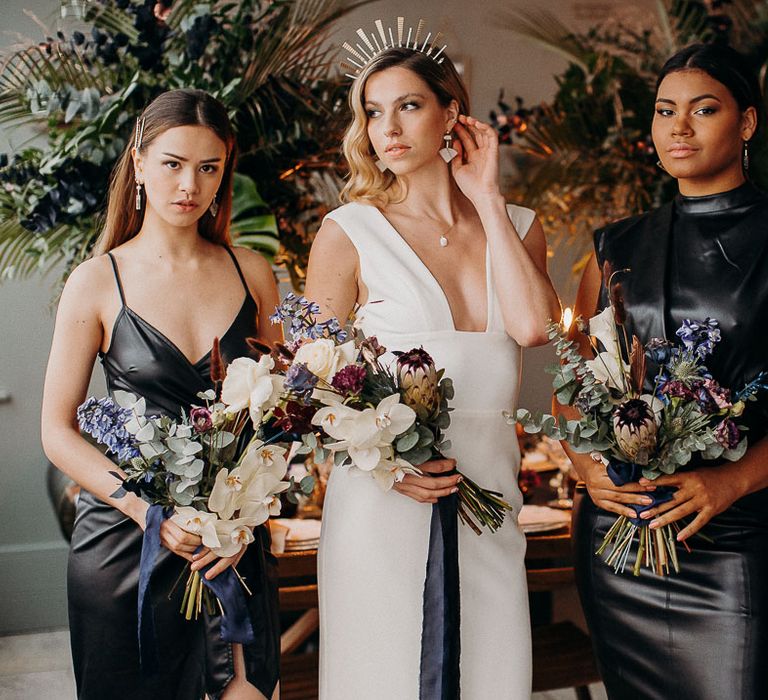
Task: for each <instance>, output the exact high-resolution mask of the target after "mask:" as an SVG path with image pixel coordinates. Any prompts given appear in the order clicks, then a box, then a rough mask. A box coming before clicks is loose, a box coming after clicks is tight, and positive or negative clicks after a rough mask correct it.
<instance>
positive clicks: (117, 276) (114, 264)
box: [107, 253, 242, 306]
mask: <svg viewBox="0 0 768 700" xmlns="http://www.w3.org/2000/svg"><path fill="white" fill-rule="evenodd" d="M107 255H108V256H109V260H110V262H111V263H112V269H113V270H114V272H115V281H116V282H117V290H118V291H119V292H120V301H121V302H122V304H123V306H125V294H123V283H122V282H121V281H120V271H119V270H118V269H117V260H115V258H114V256H113V255H112V253H107ZM241 277H242V275H241Z"/></svg>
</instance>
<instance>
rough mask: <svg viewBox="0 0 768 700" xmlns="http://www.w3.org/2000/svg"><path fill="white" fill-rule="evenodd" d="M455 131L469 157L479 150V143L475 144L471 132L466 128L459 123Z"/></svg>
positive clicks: (454, 128)
mask: <svg viewBox="0 0 768 700" xmlns="http://www.w3.org/2000/svg"><path fill="white" fill-rule="evenodd" d="M453 131H454V133H455V134H456V136H458V137H459V141H460V142H461V145H462V146H464V151H465V152H466V153H467V156H469V155H470V154H471V153H472V152H473V151H476V150H477V143H475V139H474V138H473V137H472V134H471V132H470V131H469V129H468V128H467V127H466V126H464V125H463V124H458V123H457V124H456V126H454V127H453Z"/></svg>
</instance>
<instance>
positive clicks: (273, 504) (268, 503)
mask: <svg viewBox="0 0 768 700" xmlns="http://www.w3.org/2000/svg"><path fill="white" fill-rule="evenodd" d="M283 483H286V482H283ZM287 486H288V484H287V483H286V488H287ZM282 490H285V489H282ZM281 508H282V503H281V502H280V499H279V498H278V496H277V494H267V495H266V496H264V497H262V498H259V499H252V500H249V501H246V502H245V503H243V506H242V508H240V519H241V520H243V521H245V522H247V523H248V524H249V525H250V526H251V527H257V526H258V525H261V524H262V523H264V522H266V521H267V520H268V519H269V517H270V516H271V515H280V510H281Z"/></svg>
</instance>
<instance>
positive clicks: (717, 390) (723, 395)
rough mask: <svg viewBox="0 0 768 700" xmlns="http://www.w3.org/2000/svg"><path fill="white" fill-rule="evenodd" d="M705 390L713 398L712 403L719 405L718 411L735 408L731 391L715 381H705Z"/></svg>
mask: <svg viewBox="0 0 768 700" xmlns="http://www.w3.org/2000/svg"><path fill="white" fill-rule="evenodd" d="M704 388H705V389H706V390H707V393H708V394H709V395H710V396H711V397H712V401H714V402H715V404H717V408H718V409H724V408H731V407H732V406H733V403H731V392H730V390H728V389H724V388H723V387H721V386H720V385H719V384H718V383H717V382H716V381H715V380H714V379H705V380H704Z"/></svg>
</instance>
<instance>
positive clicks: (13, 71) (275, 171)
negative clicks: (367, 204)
mask: <svg viewBox="0 0 768 700" xmlns="http://www.w3.org/2000/svg"><path fill="white" fill-rule="evenodd" d="M86 7H87V8H88V9H87V10H86V14H85V16H84V22H85V23H86V24H87V25H90V31H87V32H85V31H73V32H71V35H65V34H63V33H62V32H58V33H56V34H55V35H51V36H48V37H46V38H45V40H44V41H42V42H40V43H29V44H26V45H19V46H16V47H14V48H13V49H12V50H11V51H9V52H7V53H6V54H5V55H3V56H2V57H1V59H0V60H1V63H0V124H2V125H11V126H13V125H20V124H26V125H32V126H33V127H35V128H36V129H37V130H39V131H40V132H41V133H44V134H45V139H46V141H45V143H44V145H42V146H37V147H33V148H28V149H26V150H23V151H20V152H18V153H15V154H13V155H12V156H11V157H8V156H7V155H1V156H0V278H2V277H9V276H23V275H25V274H29V273H31V272H32V271H34V270H38V269H47V268H48V267H50V266H51V265H53V264H55V263H57V262H59V261H61V260H64V261H65V263H66V265H65V267H66V271H68V270H69V269H71V267H73V266H74V265H76V264H77V263H78V262H80V261H81V260H82V259H83V258H84V257H86V256H87V255H88V253H89V250H90V248H91V246H92V244H93V242H94V241H95V238H96V236H97V234H98V231H99V224H98V221H99V215H100V213H101V212H102V211H103V208H104V205H105V199H106V192H107V186H108V177H109V173H110V172H111V169H112V167H113V165H114V163H115V161H116V159H117V157H118V155H119V154H120V152H121V151H122V149H123V148H124V146H125V143H126V139H127V137H128V135H129V133H130V129H131V125H132V123H133V119H134V118H135V116H136V114H137V113H138V112H139V111H140V110H141V109H142V108H143V107H144V106H146V105H147V104H148V103H149V102H150V101H151V100H152V99H153V98H154V97H155V96H157V95H158V94H159V93H160V92H162V91H164V90H167V89H171V88H176V87H195V88H199V89H202V90H206V91H208V92H210V93H211V94H213V95H214V96H215V97H217V98H218V99H219V100H221V101H222V102H223V103H224V104H225V105H226V106H227V108H228V109H229V112H230V117H231V118H232V121H233V124H234V126H235V130H236V132H237V137H238V148H239V153H240V156H239V161H238V177H237V178H236V182H235V202H234V206H233V225H232V233H233V236H236V237H238V243H239V244H242V245H248V246H251V247H254V248H256V249H259V250H260V251H262V252H263V253H264V254H265V255H267V257H269V258H270V259H274V261H275V262H278V263H282V264H284V265H285V266H286V267H287V269H288V270H289V272H290V273H291V276H292V279H293V282H294V284H295V285H296V286H300V285H301V283H302V280H303V271H304V268H305V266H306V258H307V255H308V250H309V245H310V243H311V237H310V232H313V231H315V230H316V229H317V227H318V226H319V223H320V221H321V219H322V216H323V215H324V214H325V213H326V211H327V210H328V209H330V208H331V207H333V206H335V205H336V203H337V199H336V197H337V194H338V191H339V189H340V175H339V171H338V170H337V168H338V164H337V160H338V157H337V151H338V144H339V142H340V134H341V129H342V124H341V116H340V112H341V110H339V107H340V106H341V105H342V104H343V98H344V96H345V91H346V87H344V86H343V85H342V84H341V82H340V81H339V80H338V79H337V78H336V77H334V76H333V75H332V73H333V71H331V65H332V62H333V61H332V58H333V57H332V54H331V51H330V49H329V48H328V47H327V46H328V42H327V36H328V32H329V31H330V29H331V28H332V26H333V23H334V22H335V21H336V19H338V17H340V16H341V15H342V14H344V13H345V12H347V11H348V10H349V9H351V6H349V7H342V3H341V2H337V1H336V0H333V1H331V2H320V1H319V0H277V1H275V2H272V1H270V0H241V1H240V2H237V3H232V2H228V1H227V0H212V1H211V2H207V3H199V2H194V1H193V0H92V1H91V2H90V3H88V5H87V6H86Z"/></svg>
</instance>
